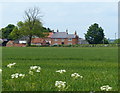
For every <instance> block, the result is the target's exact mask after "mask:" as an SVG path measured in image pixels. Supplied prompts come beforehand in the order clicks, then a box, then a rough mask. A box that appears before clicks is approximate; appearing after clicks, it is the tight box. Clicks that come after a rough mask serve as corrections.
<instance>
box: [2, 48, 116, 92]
mask: <svg viewBox="0 0 120 93" xmlns="http://www.w3.org/2000/svg"><path fill="white" fill-rule="evenodd" d="M117 52H118V49H117V47H101V48H100V47H84V48H83V47H81V48H80V47H59V48H58V47H4V48H3V62H2V69H3V74H2V83H3V87H2V89H3V91H93V90H94V91H101V89H100V87H101V86H104V85H109V86H110V87H112V90H111V91H117V90H118V87H117V85H118V56H117V55H118V54H117ZM9 63H16V64H15V65H14V66H12V67H11V68H9V67H7V65H8V64H9ZM30 66H40V67H41V70H40V72H34V74H33V75H30V74H29V70H30ZM62 69H63V70H66V72H64V73H62V74H61V73H58V72H56V71H57V70H62ZM15 73H22V74H25V76H24V77H23V78H21V77H20V78H11V75H12V74H15ZM73 73H78V74H79V75H81V76H83V78H80V77H78V78H74V77H71V74H73ZM56 81H64V82H66V83H65V87H64V88H58V87H56V86H55V82H56Z"/></svg>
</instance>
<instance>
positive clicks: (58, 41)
mask: <svg viewBox="0 0 120 93" xmlns="http://www.w3.org/2000/svg"><path fill="white" fill-rule="evenodd" d="M62 42H64V44H65V45H68V43H71V44H72V45H75V44H78V38H77V37H76V38H74V39H72V41H68V39H67V38H66V39H64V41H62V39H60V38H59V39H57V41H55V39H51V45H54V44H55V43H57V44H58V45H61V44H62Z"/></svg>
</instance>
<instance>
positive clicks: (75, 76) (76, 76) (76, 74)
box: [71, 73, 83, 78]
mask: <svg viewBox="0 0 120 93" xmlns="http://www.w3.org/2000/svg"><path fill="white" fill-rule="evenodd" d="M71 77H73V78H78V77H80V78H83V76H81V75H79V74H78V73H73V74H71Z"/></svg>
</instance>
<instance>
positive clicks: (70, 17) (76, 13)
mask: <svg viewBox="0 0 120 93" xmlns="http://www.w3.org/2000/svg"><path fill="white" fill-rule="evenodd" d="M35 6H36V7H39V8H40V9H41V12H42V15H43V17H42V22H43V26H45V27H47V28H48V27H49V28H50V29H54V30H55V31H56V30H57V29H58V30H59V31H60V32H64V31H66V29H68V32H69V33H70V34H72V33H74V32H75V31H77V33H78V35H79V37H81V38H84V33H86V32H87V29H88V27H89V26H90V25H91V24H94V23H98V24H99V25H100V26H101V27H102V28H103V29H104V33H105V37H106V38H111V39H112V38H115V33H117V34H118V3H117V2H2V3H0V14H1V15H0V18H1V24H0V28H1V27H5V26H7V25H8V24H14V25H16V23H17V22H18V21H23V20H24V18H23V17H24V11H25V10H26V9H28V8H32V7H35Z"/></svg>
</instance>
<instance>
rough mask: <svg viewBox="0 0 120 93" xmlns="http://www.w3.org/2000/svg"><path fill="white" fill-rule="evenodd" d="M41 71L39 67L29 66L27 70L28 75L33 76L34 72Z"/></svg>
mask: <svg viewBox="0 0 120 93" xmlns="http://www.w3.org/2000/svg"><path fill="white" fill-rule="evenodd" d="M40 71H41V67H40V66H31V67H30V69H29V74H30V75H33V73H34V72H40Z"/></svg>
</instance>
